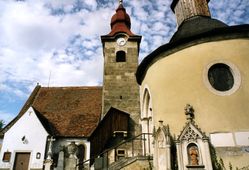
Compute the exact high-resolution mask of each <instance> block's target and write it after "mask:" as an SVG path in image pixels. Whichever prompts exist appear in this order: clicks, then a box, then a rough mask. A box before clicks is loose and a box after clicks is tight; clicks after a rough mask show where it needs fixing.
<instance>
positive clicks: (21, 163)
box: [13, 153, 30, 170]
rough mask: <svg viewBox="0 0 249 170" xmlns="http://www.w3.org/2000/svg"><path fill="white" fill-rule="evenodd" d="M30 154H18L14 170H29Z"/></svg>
mask: <svg viewBox="0 0 249 170" xmlns="http://www.w3.org/2000/svg"><path fill="white" fill-rule="evenodd" d="M29 158H30V153H16V157H15V163H14V168H13V170H28V168H29Z"/></svg>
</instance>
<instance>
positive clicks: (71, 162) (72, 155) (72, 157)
mask: <svg viewBox="0 0 249 170" xmlns="http://www.w3.org/2000/svg"><path fill="white" fill-rule="evenodd" d="M67 151H68V154H69V158H66V159H65V170H77V169H78V166H77V164H78V159H77V157H76V151H77V145H76V144H75V142H71V143H70V144H69V145H68V146H67Z"/></svg>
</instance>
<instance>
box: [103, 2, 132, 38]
mask: <svg viewBox="0 0 249 170" xmlns="http://www.w3.org/2000/svg"><path fill="white" fill-rule="evenodd" d="M130 28H131V20H130V16H129V15H128V14H127V13H126V10H125V8H124V6H123V4H122V3H120V4H119V6H118V8H117V9H116V13H115V14H114V15H113V16H112V19H111V29H112V30H111V32H110V33H109V34H108V35H109V36H114V35H115V34H117V33H126V34H128V35H129V36H131V35H134V34H133V33H132V32H131V30H130Z"/></svg>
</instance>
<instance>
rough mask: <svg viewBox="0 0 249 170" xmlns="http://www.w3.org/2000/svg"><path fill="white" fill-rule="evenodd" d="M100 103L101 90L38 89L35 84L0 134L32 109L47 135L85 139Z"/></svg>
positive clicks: (95, 124)
mask: <svg viewBox="0 0 249 170" xmlns="http://www.w3.org/2000/svg"><path fill="white" fill-rule="evenodd" d="M101 103H102V87H40V86H39V85H38V86H37V87H36V88H35V89H34V91H33V92H32V94H31V95H30V97H29V99H28V100H27V102H26V103H25V105H24V106H23V108H22V109H21V111H20V113H19V115H18V116H17V117H16V118H15V119H14V120H13V121H11V122H10V123H9V124H8V125H7V126H6V127H5V128H4V129H3V131H1V133H5V132H6V131H7V130H8V129H9V128H10V127H11V126H12V125H13V124H14V123H15V122H16V121H18V119H19V118H20V117H21V116H22V115H23V114H24V113H25V112H26V111H27V109H28V108H29V107H31V106H32V107H33V108H34V110H35V112H36V114H37V116H38V118H39V119H40V121H42V124H43V126H46V127H45V128H46V130H47V131H48V132H49V133H51V135H53V136H61V137H89V136H90V135H91V133H92V131H93V130H94V129H95V128H96V127H97V124H98V122H99V120H100V116H101V110H102V105H101Z"/></svg>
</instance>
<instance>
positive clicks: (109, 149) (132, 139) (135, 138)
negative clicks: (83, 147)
mask: <svg viewBox="0 0 249 170" xmlns="http://www.w3.org/2000/svg"><path fill="white" fill-rule="evenodd" d="M146 135H148V136H152V133H141V134H139V135H137V136H134V137H131V138H129V139H126V140H125V141H123V142H120V143H119V144H117V145H115V146H113V147H110V148H108V149H106V150H104V151H103V152H101V153H100V154H99V155H103V154H105V153H108V152H109V151H111V150H113V149H116V148H118V147H119V146H121V145H123V144H125V143H129V142H132V156H134V146H133V141H135V140H141V141H144V145H143V146H144V153H146V147H145V141H146V138H145V136H146ZM139 137H143V138H141V139H137V138H139ZM149 149H150V148H149ZM149 152H150V151H149ZM95 158H96V157H91V158H89V159H87V160H85V161H83V162H80V163H78V164H77V165H76V167H77V166H79V165H84V164H85V163H86V162H90V161H91V160H94V159H95Z"/></svg>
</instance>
